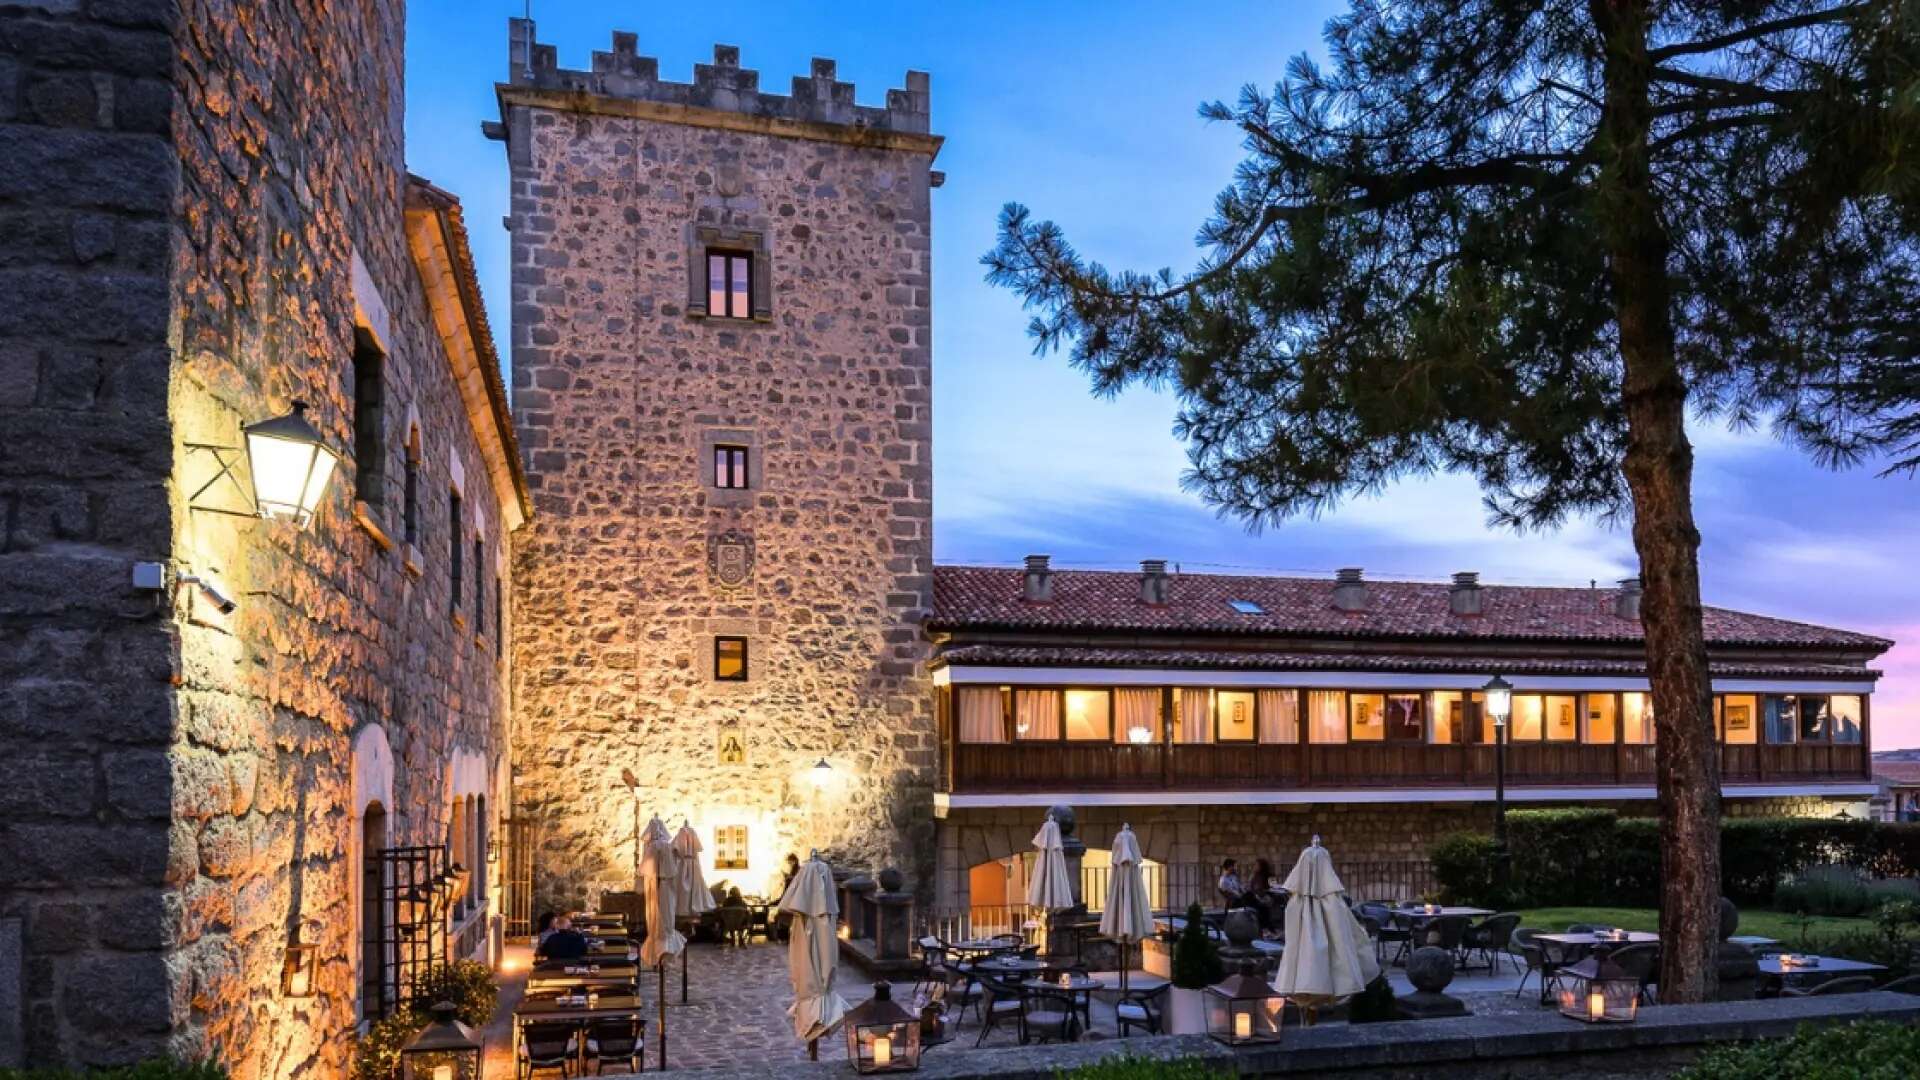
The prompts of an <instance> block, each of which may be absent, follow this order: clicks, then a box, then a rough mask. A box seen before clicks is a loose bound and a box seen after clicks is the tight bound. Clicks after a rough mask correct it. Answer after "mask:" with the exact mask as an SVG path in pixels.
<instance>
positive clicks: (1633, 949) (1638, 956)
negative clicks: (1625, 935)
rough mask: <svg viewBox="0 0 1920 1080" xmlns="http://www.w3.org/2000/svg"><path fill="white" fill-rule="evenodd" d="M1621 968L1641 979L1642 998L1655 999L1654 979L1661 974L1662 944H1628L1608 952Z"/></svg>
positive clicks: (1644, 999)
mask: <svg viewBox="0 0 1920 1080" xmlns="http://www.w3.org/2000/svg"><path fill="white" fill-rule="evenodd" d="M1607 955H1608V958H1609V959H1611V960H1612V961H1613V962H1614V963H1616V964H1618V965H1620V970H1621V971H1624V972H1626V973H1627V974H1629V975H1631V976H1633V977H1634V978H1636V979H1638V980H1640V1000H1642V1001H1652V1000H1653V980H1654V979H1656V978H1658V977H1659V975H1660V946H1659V945H1657V944H1655V943H1653V942H1644V943H1642V944H1639V945H1626V946H1623V947H1621V948H1618V949H1615V950H1613V952H1611V953H1609V954H1607Z"/></svg>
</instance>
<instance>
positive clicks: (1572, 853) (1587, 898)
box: [1430, 808, 1920, 907]
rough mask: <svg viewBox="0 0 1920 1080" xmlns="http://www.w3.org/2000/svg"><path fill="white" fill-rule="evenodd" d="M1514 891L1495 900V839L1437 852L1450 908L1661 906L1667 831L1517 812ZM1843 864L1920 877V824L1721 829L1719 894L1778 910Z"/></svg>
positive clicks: (1456, 841) (1755, 823) (1649, 821)
mask: <svg viewBox="0 0 1920 1080" xmlns="http://www.w3.org/2000/svg"><path fill="white" fill-rule="evenodd" d="M1507 843H1508V849H1509V864H1510V867H1511V882H1512V888H1511V890H1510V891H1509V893H1508V894H1507V895H1506V896H1504V897H1503V896H1498V895H1496V890H1495V888H1494V873H1493V838H1492V837H1491V836H1488V835H1487V834H1485V833H1459V834H1455V835H1452V836H1448V837H1445V838H1443V839H1442V840H1441V841H1440V842H1439V843H1438V844H1436V845H1435V846H1434V848H1433V849H1432V852H1431V853H1430V854H1431V859H1432V862H1433V871H1434V876H1435V877H1436V879H1438V881H1439V882H1440V886H1441V892H1442V894H1443V895H1444V897H1445V898H1446V899H1448V900H1450V901H1462V900H1474V901H1489V902H1491V903H1492V904H1493V906H1497V907H1558V906H1563V905H1579V904H1590V903H1593V902H1594V901H1595V900H1596V899H1605V900H1607V901H1608V902H1609V903H1616V904H1624V905H1630V906H1636V907H1645V906H1652V905H1657V904H1658V903H1659V899H1660V822H1659V820H1658V819H1656V818H1623V817H1620V816H1618V814H1617V813H1616V812H1615V811H1613V810H1606V809H1590V808H1579V809H1569V810H1510V811H1508V812H1507ZM1829 863H1837V864H1841V865H1845V866H1850V867H1854V868H1856V869H1858V870H1859V871H1861V872H1862V873H1863V874H1865V875H1867V876H1870V877H1877V878H1899V877H1914V876H1920V823H1914V822H1881V821H1845V820H1834V819H1827V818H1731V819H1728V820H1726V821H1723V822H1721V825H1720V870H1721V890H1722V891H1723V892H1724V893H1725V894H1726V895H1727V896H1728V897H1729V898H1730V899H1732V900H1734V901H1735V902H1737V903H1743V904H1771V903H1772V902H1773V899H1774V893H1775V891H1776V890H1778V889H1779V888H1780V886H1781V885H1782V884H1783V883H1785V882H1787V881H1788V880H1790V879H1791V878H1793V877H1794V876H1795V875H1797V874H1799V873H1801V872H1802V871H1804V870H1806V869H1808V868H1809V867H1814V866H1819V865H1823V864H1829Z"/></svg>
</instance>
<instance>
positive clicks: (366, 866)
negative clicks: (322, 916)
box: [360, 802, 393, 1019]
mask: <svg viewBox="0 0 1920 1080" xmlns="http://www.w3.org/2000/svg"><path fill="white" fill-rule="evenodd" d="M386 847H387V811H386V808H385V807H384V806H381V805H380V804H379V803H377V802H370V803H368V804H367V807H366V810H365V812H364V814H363V815H362V817H361V820H360V865H361V870H360V873H361V879H360V1014H361V1015H362V1016H365V1017H367V1018H369V1019H371V1018H373V1017H378V1016H385V1015H386V1014H387V1009H388V1007H389V1006H391V1005H392V1004H393V1003H392V1002H390V1001H388V1000H387V992H386V991H387V983H388V980H387V965H386V956H387V936H388V935H387V916H386V912H387V906H386V903H385V902H384V901H385V899H386V897H385V892H386V888H385V885H386V880H385V873H384V867H385V862H384V860H382V858H381V852H383V851H385V850H386Z"/></svg>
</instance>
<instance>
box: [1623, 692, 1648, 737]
mask: <svg viewBox="0 0 1920 1080" xmlns="http://www.w3.org/2000/svg"><path fill="white" fill-rule="evenodd" d="M1620 721H1621V724H1620V726H1621V735H1622V738H1621V740H1620V741H1621V742H1626V743H1633V744H1635V745H1639V746H1645V745H1648V744H1650V743H1652V742H1653V695H1651V694H1642V693H1632V694H1621V695H1620Z"/></svg>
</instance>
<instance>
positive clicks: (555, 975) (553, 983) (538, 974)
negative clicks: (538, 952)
mask: <svg viewBox="0 0 1920 1080" xmlns="http://www.w3.org/2000/svg"><path fill="white" fill-rule="evenodd" d="M639 975H640V967H639V965H638V964H633V963H628V962H625V961H623V962H621V963H617V964H593V963H585V964H582V963H566V962H559V961H549V962H547V963H544V964H538V965H535V966H534V968H533V969H532V970H531V971H529V972H527V989H529V990H576V989H585V988H588V987H592V988H594V989H608V988H619V987H632V986H633V981H634V980H635V979H636V978H638V977H639Z"/></svg>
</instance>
